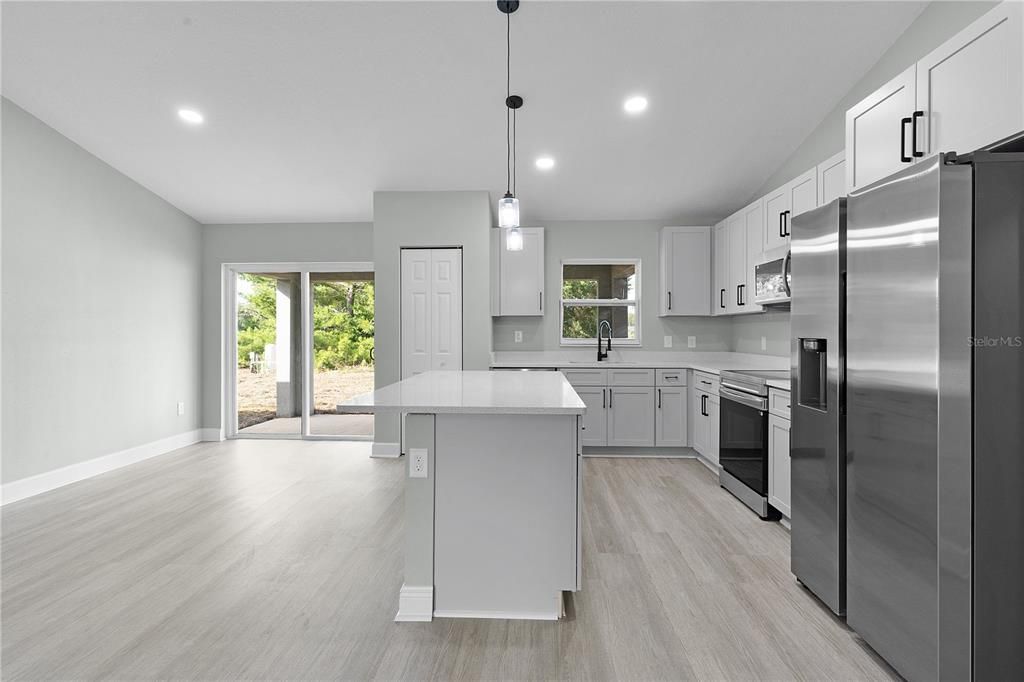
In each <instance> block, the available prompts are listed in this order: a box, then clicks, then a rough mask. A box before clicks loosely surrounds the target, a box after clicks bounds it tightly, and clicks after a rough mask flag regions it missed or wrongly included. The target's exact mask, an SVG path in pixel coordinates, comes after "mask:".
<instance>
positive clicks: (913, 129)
mask: <svg viewBox="0 0 1024 682" xmlns="http://www.w3.org/2000/svg"><path fill="white" fill-rule="evenodd" d="M923 116H924V112H923V111H915V112H914V113H913V115H911V117H910V153H911V155H913V156H916V157H919V158H920V157H922V156H924V152H923V151H919V150H918V148H917V119H919V118H922V117H923Z"/></svg>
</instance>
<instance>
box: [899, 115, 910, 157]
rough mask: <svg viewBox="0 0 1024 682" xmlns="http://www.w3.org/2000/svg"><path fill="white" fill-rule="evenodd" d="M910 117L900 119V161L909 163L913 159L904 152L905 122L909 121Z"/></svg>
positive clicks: (905, 147)
mask: <svg viewBox="0 0 1024 682" xmlns="http://www.w3.org/2000/svg"><path fill="white" fill-rule="evenodd" d="M910 122H911V120H910V118H909V117H908V118H904V119H901V120H900V162H901V163H910V162H911V161H913V159H912V158H910V157H909V156H907V155H906V154H905V153H904V152H906V151H907V124H908V123H910Z"/></svg>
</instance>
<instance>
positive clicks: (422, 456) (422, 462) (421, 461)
mask: <svg viewBox="0 0 1024 682" xmlns="http://www.w3.org/2000/svg"><path fill="white" fill-rule="evenodd" d="M426 477H427V449H426V448H409V478H426Z"/></svg>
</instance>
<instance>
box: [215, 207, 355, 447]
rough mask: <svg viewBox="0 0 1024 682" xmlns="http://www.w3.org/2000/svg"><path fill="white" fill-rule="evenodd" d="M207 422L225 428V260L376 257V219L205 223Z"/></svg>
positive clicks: (318, 259) (248, 261)
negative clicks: (319, 221) (223, 422)
mask: <svg viewBox="0 0 1024 682" xmlns="http://www.w3.org/2000/svg"><path fill="white" fill-rule="evenodd" d="M202 245H203V251H202V263H203V266H202V268H203V272H202V297H203V303H202V307H203V326H202V329H203V338H202V366H203V383H202V389H203V420H202V423H203V427H204V428H211V429H221V428H224V426H225V425H224V424H222V421H223V414H222V403H221V401H222V397H223V396H222V395H221V393H222V382H223V379H222V377H223V376H224V367H223V362H222V358H223V341H222V340H221V334H222V330H221V321H222V320H223V313H222V304H223V300H224V295H223V291H222V282H223V280H222V276H221V266H222V265H223V264H224V263H275V262H276V263H280V262H293V261H294V262H310V261H319V262H335V261H336V262H351V261H372V260H373V224H372V223H298V224H287V223H271V224H259V225H206V226H205V227H203V241H202Z"/></svg>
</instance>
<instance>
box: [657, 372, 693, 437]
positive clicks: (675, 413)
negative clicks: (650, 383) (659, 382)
mask: <svg viewBox="0 0 1024 682" xmlns="http://www.w3.org/2000/svg"><path fill="white" fill-rule="evenodd" d="M655 392H656V395H655V400H656V401H657V402H656V405H655V409H654V444H655V445H658V446H662V447H672V446H675V447H685V446H686V421H687V420H686V417H687V402H688V401H687V399H686V398H687V395H686V394H687V388H686V386H659V387H658V388H656V389H655Z"/></svg>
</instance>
